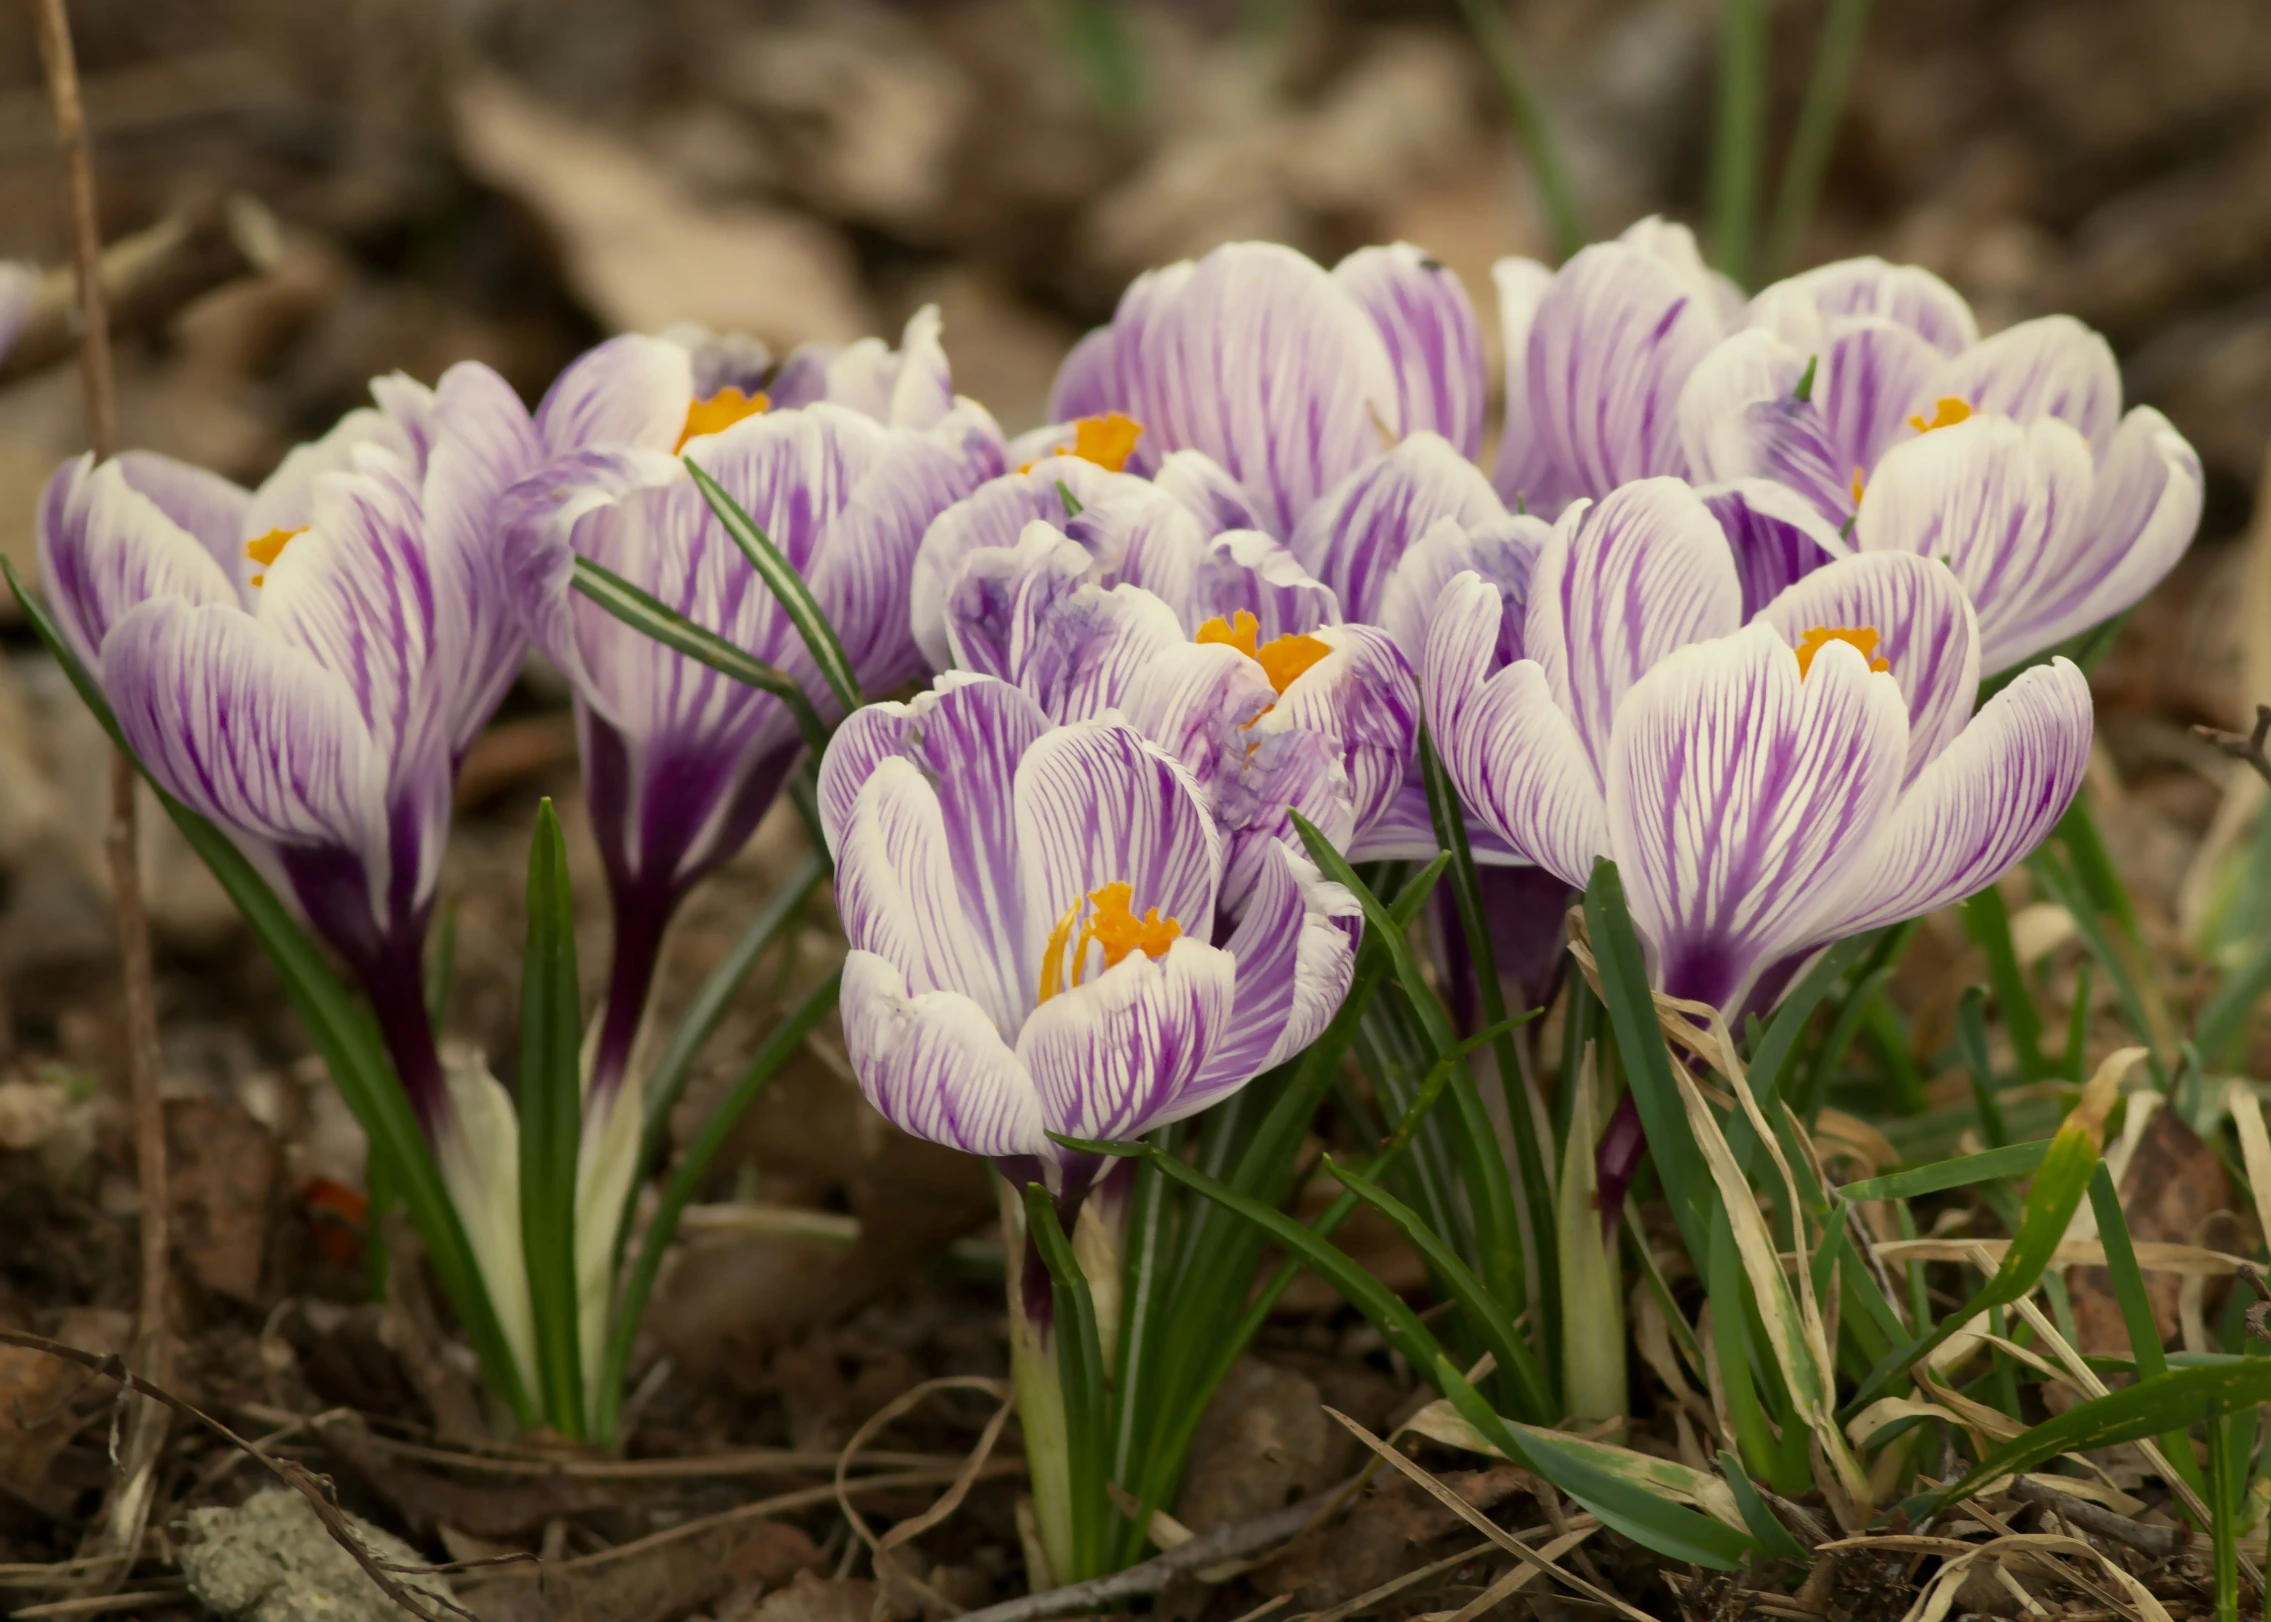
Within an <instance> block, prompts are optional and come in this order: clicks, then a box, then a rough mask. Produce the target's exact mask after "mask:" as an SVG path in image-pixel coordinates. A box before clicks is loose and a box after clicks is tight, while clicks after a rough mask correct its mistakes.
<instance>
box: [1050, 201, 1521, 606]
mask: <svg viewBox="0 0 2271 1622" xmlns="http://www.w3.org/2000/svg"><path fill="white" fill-rule="evenodd" d="M1483 392H1484V378H1483V356H1482V334H1481V329H1480V327H1479V326H1478V325H1477V324H1476V321H1475V312H1474V307H1473V305H1472V304H1470V303H1469V302H1468V299H1467V294H1466V290H1465V289H1464V288H1463V287H1461V286H1460V285H1459V279H1458V277H1457V276H1456V275H1455V274H1454V273H1453V272H1451V271H1450V270H1448V269H1447V268H1445V267H1444V266H1443V265H1442V264H1440V263H1439V262H1437V261H1436V260H1433V259H1430V258H1429V257H1428V256H1427V255H1426V254H1424V253H1423V252H1421V251H1420V250H1419V249H1418V248H1415V247H1413V246H1412V245H1411V244H1409V243H1403V242H1399V243H1395V244H1393V245H1391V246H1387V247H1373V248H1360V249H1358V250H1357V251H1356V252H1355V253H1353V254H1350V255H1349V256H1348V257H1347V258H1346V259H1344V260H1342V261H1341V262H1340V263H1339V264H1338V265H1336V266H1335V267H1334V268H1333V269H1332V270H1331V271H1329V272H1328V271H1326V270H1325V269H1323V268H1322V267H1321V266H1319V265H1317V264H1316V263H1315V262H1314V261H1312V260H1310V259H1309V258H1307V257H1306V256H1305V255H1303V254H1301V253H1299V252H1298V251H1296V250H1295V249H1292V248H1288V247H1284V246H1281V245H1279V244H1277V243H1268V242H1233V243H1228V244H1226V245H1224V246H1222V247H1220V248H1217V249H1215V250H1214V251H1213V252H1212V253H1210V254H1208V255H1207V256H1206V257H1205V258H1204V259H1200V260H1196V261H1192V260H1185V261H1183V262H1182V263H1180V264H1174V265H1169V266H1166V267H1165V268H1164V269H1160V270H1154V271H1148V272H1146V273H1145V274H1144V275H1141V276H1139V277H1137V278H1136V279H1135V280H1134V281H1133V282H1132V283H1130V284H1129V286H1128V289H1127V291H1126V292H1125V293H1123V294H1122V295H1121V296H1120V304H1119V308H1118V310H1117V311H1116V312H1115V313H1114V315H1113V317H1112V321H1111V324H1110V325H1109V326H1105V327H1099V328H1098V329H1097V330H1096V331H1094V332H1091V333H1090V334H1089V335H1088V336H1087V337H1085V338H1083V339H1082V340H1081V341H1080V343H1079V344H1078V345H1077V346H1075V348H1074V349H1073V352H1072V354H1071V355H1070V356H1068V357H1067V358H1066V360H1065V364H1064V367H1063V369H1062V370H1061V371H1060V372H1059V373H1058V374H1057V384H1056V390H1055V393H1054V394H1053V395H1052V397H1051V400H1050V413H1049V414H1050V416H1051V417H1052V418H1054V419H1056V420H1057V421H1058V422H1059V423H1063V424H1070V423H1071V422H1073V421H1074V420H1075V419H1077V418H1083V417H1102V416H1104V415H1106V414H1108V413H1112V412H1120V413H1124V414H1125V415H1126V416H1128V417H1129V418H1132V419H1133V420H1134V422H1135V423H1138V424H1140V425H1141V426H1142V429H1143V438H1142V439H1141V440H1140V441H1139V442H1138V443H1137V444H1136V446H1135V449H1134V455H1133V459H1132V462H1131V466H1132V467H1133V469H1134V471H1136V472H1139V473H1143V474H1147V475H1153V476H1156V477H1158V478H1159V479H1160V481H1161V482H1162V483H1163V484H1166V485H1169V486H1170V487H1173V488H1175V490H1176V493H1177V494H1178V495H1187V496H1188V498H1189V499H1191V500H1192V501H1193V503H1194V505H1196V506H1198V507H1199V508H1200V509H1201V510H1206V509H1208V508H1212V509H1213V510H1214V516H1215V517H1216V519H1217V521H1216V522H1215V524H1214V526H1213V527H1214V528H1216V529H1262V530H1267V531H1268V532H1269V533H1270V534H1272V535H1274V536H1276V537H1277V538H1278V539H1280V540H1283V541H1288V542H1291V541H1293V540H1294V532H1295V530H1296V528H1297V527H1298V526H1299V525H1300V523H1301V521H1302V517H1303V515H1304V514H1305V513H1306V512H1307V511H1308V510H1309V508H1310V507H1311V506H1312V505H1314V504H1315V503H1316V502H1317V500H1318V499H1319V498H1320V497H1322V496H1323V495H1324V494H1325V493H1326V492H1327V491H1329V490H1331V489H1332V488H1333V487H1334V486H1335V485H1337V484H1339V483H1340V482H1341V481H1342V480H1343V479H1345V478H1347V477H1348V476H1349V475H1350V474H1352V473H1354V472H1356V471H1357V470H1358V469H1359V468H1362V467H1364V466H1365V465H1366V464H1367V463H1369V462H1371V461H1373V460H1374V459H1375V458H1377V457H1378V456H1380V455H1381V454H1382V453H1383V452H1384V451H1386V450H1388V449H1389V448H1391V447H1393V446H1394V445H1396V444H1397V443H1399V442H1400V441H1402V440H1404V439H1406V438H1408V437H1410V436H1412V435H1415V434H1421V433H1433V434H1437V435H1440V436H1441V437H1442V438H1443V439H1444V440H1446V441H1448V442H1449V445H1450V448H1451V450H1452V452H1453V453H1454V454H1456V455H1457V456H1459V457H1460V458H1462V459H1465V460H1468V461H1472V460H1473V459H1474V457H1475V455H1476V454H1477V452H1479V451H1480V450H1481V448H1482V415H1483ZM1047 432H1048V433H1049V434H1054V435H1057V436H1060V437H1061V435H1062V434H1063V433H1064V430H1063V429H1061V428H1060V429H1056V430H1049V431H1047ZM1176 452H1196V453H1199V457H1198V458H1185V459H1183V460H1182V461H1180V462H1178V461H1177V459H1176V457H1175V456H1174V454H1173V453H1176ZM1201 458H1203V460H1201ZM1295 550H1296V551H1299V550H1301V548H1300V547H1299V545H1298V544H1296V546H1295ZM1344 606H1346V605H1345V604H1344Z"/></svg>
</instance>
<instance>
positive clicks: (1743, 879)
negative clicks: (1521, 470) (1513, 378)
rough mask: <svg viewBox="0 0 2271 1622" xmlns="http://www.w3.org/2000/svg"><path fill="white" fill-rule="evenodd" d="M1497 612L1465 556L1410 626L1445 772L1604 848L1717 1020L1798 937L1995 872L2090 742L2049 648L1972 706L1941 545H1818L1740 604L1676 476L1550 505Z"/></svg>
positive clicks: (2072, 785)
mask: <svg viewBox="0 0 2271 1622" xmlns="http://www.w3.org/2000/svg"><path fill="white" fill-rule="evenodd" d="M1512 618H1514V612H1513V611H1512V610H1510V609H1509V607H1508V605H1507V600H1506V594H1505V593H1504V591H1503V590H1502V588H1501V587H1500V586H1499V585H1497V584H1495V583H1493V582H1490V581H1487V580H1484V579H1483V578H1482V577H1481V576H1479V575H1463V576H1461V577H1460V578H1459V579H1457V580H1455V581H1453V582H1452V584H1451V587H1450V589H1449V590H1448V591H1447V592H1446V593H1445V595H1444V600H1443V604H1442V606H1441V608H1440V610H1439V611H1438V613H1437V615H1436V617H1435V620H1434V624H1433V626H1432V628H1431V630H1430V633H1429V640H1428V650H1427V661H1426V666H1425V670H1424V673H1423V678H1422V688H1423V692H1424V694H1425V701H1426V706H1427V717H1428V723H1429V726H1430V727H1431V728H1432V729H1433V732H1434V735H1435V737H1436V738H1437V739H1438V740H1440V744H1441V748H1442V750H1443V758H1444V763H1445V766H1446V768H1447V769H1448V770H1449V772H1450V774H1451V777H1452V779H1453V781H1454V782H1455V783H1456V784H1457V785H1458V788H1459V790H1460V792H1461V794H1462V795H1464V796H1465V798H1466V801H1467V804H1468V805H1469V806H1470V807H1471V808H1472V809H1473V811H1474V812H1475V813H1476V814H1477V815H1479V816H1480V817H1482V818H1483V819H1484V820H1485V821H1487V822H1490V823H1491V824H1492V825H1493V826H1495V827H1496V828H1497V829H1498V830H1499V832H1500V833H1501V834H1502V835H1503V836H1504V837H1505V838H1506V840H1507V841H1508V843H1509V844H1511V845H1512V846H1513V847H1514V848H1515V849H1516V850H1518V851H1520V852H1522V853H1523V854H1524V855H1526V856H1528V857H1529V858H1530V859H1531V860H1532V861H1534V862H1536V863H1537V864H1538V865H1539V866H1541V867H1544V868H1547V869H1549V870H1551V871H1552V872H1554V873H1557V874H1559V875H1560V876H1561V877H1562V878H1563V879H1565V880H1567V881H1568V882H1569V883H1571V884H1573V885H1582V884H1584V883H1585V882H1586V880H1587V878H1588V877H1589V875H1590V873H1591V871H1592V866H1593V862H1594V860H1595V859H1596V858H1597V857H1601V856H1609V857H1613V858H1614V859H1615V860H1616V862H1617V866H1618V868H1619V871H1620V872H1621V873H1622V875H1623V877H1624V882H1625V885H1626V889H1627V893H1628V895H1629V896H1630V899H1631V906H1632V911H1633V918H1634V922H1635V923H1636V924H1637V925H1638V927H1639V929H1640V932H1641V935H1642V937H1643V939H1644V941H1645V942H1646V945H1647V948H1648V953H1649V960H1650V964H1651V968H1652V971H1653V973H1654V975H1655V977H1656V983H1657V985H1658V987H1659V988H1660V989H1662V990H1664V991H1666V992H1669V993H1671V994H1672V995H1674V996H1678V997H1686V998H1692V999H1694V1000H1697V1001H1700V1002H1704V1003H1708V1004H1711V1005H1713V1006H1715V1007H1717V1008H1719V1009H1720V1010H1722V1011H1723V1012H1724V1013H1726V1014H1727V1015H1728V1016H1729V1018H1730V1020H1735V1019H1739V1017H1740V1016H1741V1014H1742V1013H1743V1012H1745V1011H1747V1010H1750V1009H1754V1008H1759V1007H1762V1006H1764V1005H1765V1004H1766V1003H1767V1002H1770V1001H1771V1000H1772V998H1773V996H1774V995H1776V994H1777V993H1778V992H1779V990H1780V989H1781V987H1782V985H1783V984H1784V983H1785V982H1786V981H1787V979H1788V977H1789V975H1790V973H1791V971H1792V970H1793V969H1794V968H1795V967H1796V966H1797V965H1798V964H1799V963H1801V962H1802V961H1803V960H1804V958H1805V957H1806V956H1807V955H1808V954H1810V953H1812V952H1813V951H1815V950H1817V949H1819V948H1821V947H1823V946H1826V945H1828V944H1829V943H1831V942H1833V941H1836V940H1838V939H1841V938H1842V937H1844V936H1847V935H1852V934H1857V933H1859V932H1861V931H1863V930H1868V929H1873V928H1876V927H1878V926H1879V925H1882V924H1887V923H1891V922H1894V921H1895V920H1898V919H1903V918H1910V917H1914V916H1916V915H1917V914H1919V913H1923V912H1928V911H1930V910H1932V909H1933V908H1935V907H1939V906H1943V905H1945V904H1947V903H1949V902H1952V901H1955V900H1958V899H1960V898H1961V897H1963V896H1966V895H1969V894H1971V893H1973V892H1975V891H1977V890H1979V889H1981V888H1983V887H1984V886H1986V885H1988V884H1991V883H1993V882H1994V881H1995V879H1996V878H1998V877H1999V876H2001V874H2002V873H2003V872H2005V871H2006V870H2007V869H2008V868H2010V867H2011V866H2012V865H2013V864H2014V863H2015V862H2017V861H2018V860H2019V859H2020V858H2021V857H2023V856H2024V855H2025V854H2026V853H2027V852H2028V851H2030V850H2031V849H2033V848H2034V846H2035V845H2036V844H2038V843H2039V842H2040V841H2041V840H2042V839H2043V838H2044V837H2045V836H2046V835H2047V834H2048V833H2049V831H2050V829H2051V827H2052V826H2053V824H2055V823H2056V821H2057V820H2058V818H2059V816H2060V815H2061V814H2062V813H2063V812H2064V811H2065V809H2066V806H2067V803H2068V802H2069V801H2070V800H2071V799H2072V797H2073V794H2074V791H2075V789H2076V788H2077V787H2078V786H2079V784H2080V782H2081V775H2082V769H2083V765H2084V763H2085V761H2086V759H2087V756H2088V753H2089V742H2090V696H2089V687H2088V684H2087V682H2085V681H2084V680H2083V678H2082V675H2081V673H2080V671H2078V670H2076V669H2075V668H2074V666H2073V665H2071V664H2070V663H2067V662H2066V661H2063V660H2060V661H2057V662H2055V663H2054V664H2051V665H2048V666H2045V667H2041V668H2038V669H2035V670H2030V671H2027V672H2025V673H2024V674H2022V675H2021V676H2020V677H2019V678H2018V679H2017V680H2016V681H2014V682H2013V683H2011V684H2010V685H2009V686H2008V687H2007V688H2005V689H2004V690H2003V691H2002V692H2000V693H1998V694H1997V695H1996V696H1995V697H1994V698H1993V699H1991V700H1990V701H1989V702H1988V704H1987V705H1986V706H1985V708H1983V709H1982V710H1981V711H1980V712H1979V714H1978V715H1977V716H1973V714H1972V704H1973V701H1974V699H1975V697H1976V694H1977V690H1978V681H1979V668H1980V662H1979V631H1978V625H1977V621H1976V618H1975V616H1974V614H1973V612H1972V609H1971V606H1970V604H1969V602H1968V601H1967V600H1966V598H1965V595H1964V593H1963V590H1962V588H1961V586H1960V584H1959V583H1958V582H1957V580H1956V577H1955V576H1954V574H1953V573H1952V572H1951V571H1950V570H1949V569H1948V568H1946V566H1944V565H1943V564H1941V563H1939V562H1938V561H1937V560H1933V559H1927V558H1920V557H1916V556H1914V555H1912V554H1907V553H1882V554H1877V553H1872V554H1865V555H1863V556H1860V557H1854V558H1846V559H1840V560H1838V561H1835V562H1832V563H1830V564H1828V565H1826V566H1825V567H1823V568H1821V569H1818V570H1816V571H1814V572H1813V573H1811V574H1809V575H1807V576H1806V577H1805V578H1804V579H1803V580H1801V581H1799V582H1798V583H1797V584H1795V585H1793V586H1791V587H1790V588H1789V589H1788V590H1786V591H1784V592H1783V593H1782V594H1781V595H1779V596H1778V597H1776V598H1775V599H1774V600H1773V601H1772V602H1770V603H1769V604H1767V605H1766V607H1765V608H1764V609H1763V610H1762V611H1761V612H1760V613H1759V615H1758V616H1757V617H1756V618H1755V619H1753V620H1752V621H1750V623H1749V624H1747V625H1746V624H1744V623H1743V619H1742V593H1741V585H1740V582H1739V580H1738V578H1737V574H1736V570H1735V567H1734V562H1733V559H1732V556H1731V554H1730V551H1729V548H1728V545H1727V541H1726V538H1725V536H1724V534H1723V533H1722V531H1721V530H1720V527H1719V525H1718V523H1717V521H1716V520H1715V519H1714V518H1713V517H1712V516H1711V514H1710V512H1709V510H1708V509H1707V508H1706V507H1705V506H1704V505H1703V503H1702V502H1701V501H1700V500H1699V499H1698V498H1697V497H1696V496H1695V495H1694V493H1693V492H1692V491H1690V490H1689V489H1688V488H1687V487H1686V486H1685V485H1683V484H1681V483H1679V482H1678V481H1676V480H1670V479H1655V480H1647V481H1643V482H1641V483H1639V484H1635V485H1629V486H1626V487H1624V488H1623V489H1620V490H1618V491H1616V492H1615V493H1613V494H1612V495H1610V496H1608V497H1607V498H1605V499H1603V500H1602V501H1600V502H1598V503H1586V504H1584V505H1582V506H1576V507H1573V508H1572V509H1571V510H1570V511H1569V512H1567V513H1565V514H1564V515H1563V517H1562V519H1561V521H1560V522H1559V523H1558V524H1556V526H1555V528H1554V531H1553V534H1552V536H1551V537H1550V538H1549V540H1548V541H1547V543H1546V546H1545V548H1544V549H1543V551H1542V552H1541V553H1540V555H1539V557H1538V560H1537V563H1536V566H1535V569H1534V571H1533V573H1532V576H1531V579H1530V582H1529V589H1528V592H1527V601H1526V604H1525V605H1524V607H1523V608H1522V609H1521V611H1520V620H1521V626H1520V631H1519V633H1518V635H1516V634H1513V633H1512V632H1511V631H1510V627H1509V625H1508V621H1509V620H1510V619H1512ZM1508 653H1512V654H1514V655H1515V657H1513V658H1512V659H1511V660H1509V659H1508V658H1507V657H1506V655H1507V654H1508Z"/></svg>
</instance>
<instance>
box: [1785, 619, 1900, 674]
mask: <svg viewBox="0 0 2271 1622" xmlns="http://www.w3.org/2000/svg"><path fill="white" fill-rule="evenodd" d="M1881 640H1882V639H1881V638H1880V637H1879V636H1878V635H1877V628H1876V627H1875V626H1873V625H1817V626H1815V627H1814V628H1813V629H1812V630H1810V631H1808V632H1807V633H1806V634H1805V635H1804V636H1802V637H1800V638H1799V639H1798V646H1797V647H1796V648H1795V649H1794V650H1792V651H1794V652H1795V653H1796V654H1797V655H1798V679H1799V680H1800V681H1804V680H1805V679H1806V672H1808V671H1809V670H1811V669H1813V667H1814V655H1815V654H1817V653H1819V652H1821V651H1822V649H1824V648H1826V647H1828V646H1829V645H1830V644H1831V643H1832V642H1843V643H1846V644H1848V645H1849V646H1852V647H1855V648H1858V649H1860V650H1861V657H1862V658H1864V659H1866V660H1868V661H1869V668H1870V669H1871V670H1890V669H1892V666H1891V665H1889V664H1887V663H1886V662H1885V661H1884V660H1882V659H1879V658H1878V657H1876V653H1877V643H1878V642H1879V641H1881Z"/></svg>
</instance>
